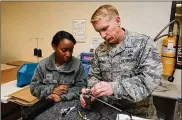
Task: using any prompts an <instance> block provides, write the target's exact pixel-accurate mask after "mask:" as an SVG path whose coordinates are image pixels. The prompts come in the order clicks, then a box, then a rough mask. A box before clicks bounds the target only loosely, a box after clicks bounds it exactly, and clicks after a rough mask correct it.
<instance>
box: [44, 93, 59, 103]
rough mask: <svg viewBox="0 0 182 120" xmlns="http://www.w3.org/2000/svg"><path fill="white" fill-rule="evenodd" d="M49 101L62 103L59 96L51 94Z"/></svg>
mask: <svg viewBox="0 0 182 120" xmlns="http://www.w3.org/2000/svg"><path fill="white" fill-rule="evenodd" d="M47 98H48V99H51V100H54V102H60V101H61V98H60V96H59V95H57V94H50V95H49V96H48V97H47Z"/></svg>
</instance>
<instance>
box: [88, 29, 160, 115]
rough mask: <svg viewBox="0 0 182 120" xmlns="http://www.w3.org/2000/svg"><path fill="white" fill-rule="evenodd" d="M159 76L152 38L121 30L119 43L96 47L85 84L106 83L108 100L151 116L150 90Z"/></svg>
mask: <svg viewBox="0 0 182 120" xmlns="http://www.w3.org/2000/svg"><path fill="white" fill-rule="evenodd" d="M161 76H162V63H161V58H160V55H159V52H158V50H157V48H156V45H155V43H154V41H153V39H151V38H150V37H148V36H146V35H143V34H138V33H132V32H129V31H127V30H125V36H124V40H123V41H122V42H121V43H120V44H118V45H111V44H108V43H107V42H103V43H101V44H100V45H99V46H98V48H97V49H96V51H95V56H94V59H93V62H92V67H91V70H90V72H89V75H88V86H89V87H90V88H91V87H92V86H94V85H95V84H96V83H98V82H100V81H106V82H109V83H110V84H111V86H112V90H113V92H114V94H113V96H109V97H107V98H108V100H110V101H109V102H110V103H112V104H113V105H115V106H118V107H119V108H120V109H124V110H126V111H128V112H130V113H132V114H133V115H136V116H140V117H145V118H152V117H154V116H156V110H155V106H154V104H153V100H152V96H151V93H152V92H153V91H154V90H155V89H156V88H157V87H158V85H159V83H160V82H161Z"/></svg>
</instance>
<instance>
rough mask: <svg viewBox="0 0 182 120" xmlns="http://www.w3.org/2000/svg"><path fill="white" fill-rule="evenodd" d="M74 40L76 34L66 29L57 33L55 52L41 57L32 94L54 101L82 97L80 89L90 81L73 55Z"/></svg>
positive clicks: (54, 45) (34, 77) (31, 89)
mask: <svg viewBox="0 0 182 120" xmlns="http://www.w3.org/2000/svg"><path fill="white" fill-rule="evenodd" d="M75 44H76V40H75V38H74V37H73V36H72V35H71V34H70V33H68V32H66V31H59V32H57V33H56V34H55V35H54V37H53V39H52V47H53V49H54V51H55V52H54V53H52V54H51V55H50V56H49V57H47V58H45V59H43V60H42V61H40V63H39V64H38V67H37V69H36V71H35V73H34V76H33V78H32V82H31V84H30V91H31V93H32V95H33V96H35V97H37V98H38V99H39V100H40V99H43V98H49V99H52V100H54V101H55V102H60V101H69V100H73V99H78V98H79V92H80V90H81V88H83V87H86V84H87V82H86V75H85V71H84V68H83V66H82V63H81V62H80V60H79V59H77V58H76V57H74V56H72V53H73V49H74V45H75Z"/></svg>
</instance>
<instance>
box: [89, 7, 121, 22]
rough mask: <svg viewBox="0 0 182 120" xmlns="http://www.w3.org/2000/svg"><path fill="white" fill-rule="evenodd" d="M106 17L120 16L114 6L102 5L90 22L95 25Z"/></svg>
mask: <svg viewBox="0 0 182 120" xmlns="http://www.w3.org/2000/svg"><path fill="white" fill-rule="evenodd" d="M106 16H110V17H114V16H119V13H118V10H117V9H116V8H115V7H114V6H112V5H102V6H100V7H99V8H98V9H97V10H96V11H95V12H94V13H93V15H92V17H91V20H90V21H91V23H94V22H97V21H99V20H100V19H101V18H103V17H106Z"/></svg>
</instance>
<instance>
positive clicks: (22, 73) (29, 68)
mask: <svg viewBox="0 0 182 120" xmlns="http://www.w3.org/2000/svg"><path fill="white" fill-rule="evenodd" d="M37 65H38V64H37V63H31V64H23V65H22V66H21V68H20V69H19V70H18V72H17V86H18V87H24V86H26V85H29V84H30V83H31V80H32V77H33V75H34V71H35V69H36V68H37Z"/></svg>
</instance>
